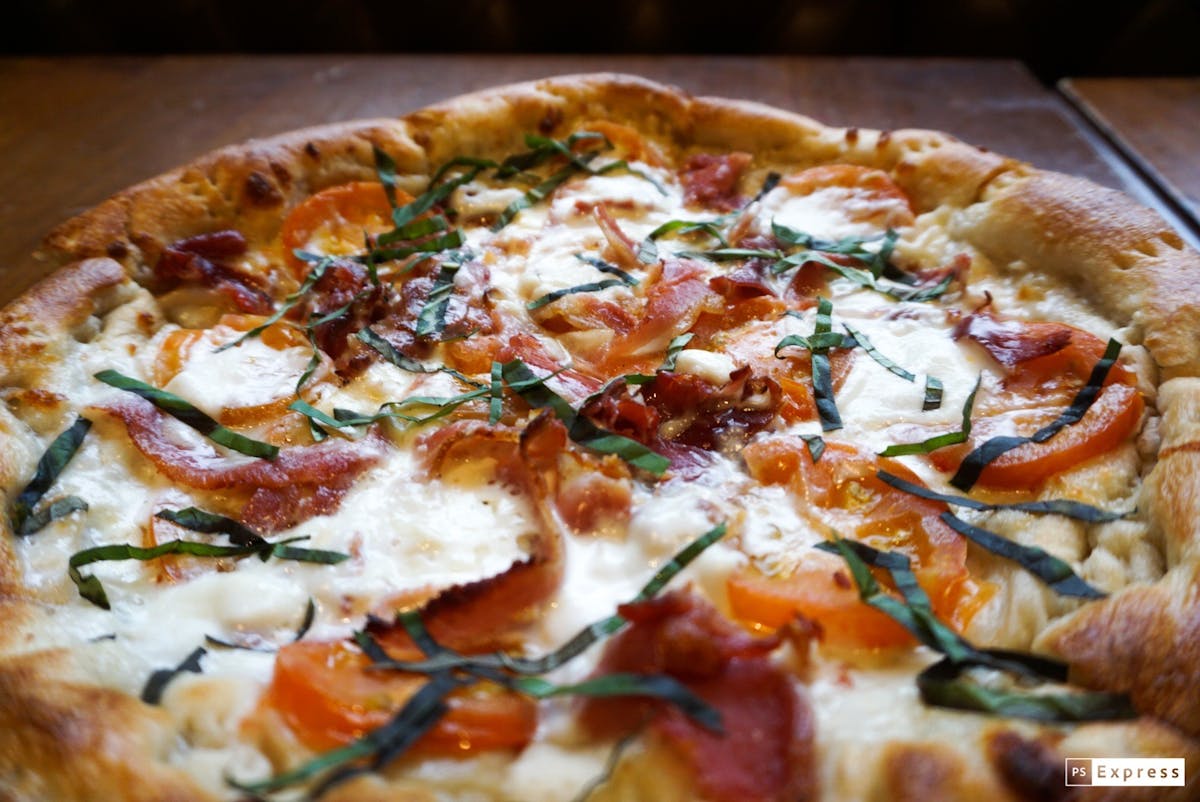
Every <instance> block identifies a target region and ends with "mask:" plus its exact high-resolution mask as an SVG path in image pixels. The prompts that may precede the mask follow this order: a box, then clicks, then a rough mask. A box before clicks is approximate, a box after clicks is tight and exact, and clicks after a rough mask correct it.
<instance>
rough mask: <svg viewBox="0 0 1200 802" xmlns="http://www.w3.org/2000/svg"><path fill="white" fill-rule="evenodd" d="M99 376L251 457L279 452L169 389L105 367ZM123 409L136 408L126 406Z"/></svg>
mask: <svg viewBox="0 0 1200 802" xmlns="http://www.w3.org/2000/svg"><path fill="white" fill-rule="evenodd" d="M96 378H97V379H99V380H100V381H102V382H104V383H105V384H107V385H110V386H112V387H116V388H117V389H118V390H126V391H128V392H130V393H133V394H134V395H136V396H138V397H140V398H143V399H145V400H146V401H148V402H150V403H151V404H153V405H154V406H155V407H157V408H158V409H160V410H162V411H163V412H165V413H167V414H168V415H170V416H171V417H173V418H175V419H176V420H178V421H181V422H182V423H185V424H187V425H188V426H190V427H192V428H193V429H195V430H196V431H198V432H200V433H201V434H203V435H205V436H206V437H208V438H209V439H210V440H212V441H213V442H214V443H217V444H218V445H223V446H225V447H226V448H230V449H232V450H234V451H237V452H239V453H242V454H245V455H246V456H248V457H260V458H263V459H267V460H273V459H275V457H276V456H278V454H279V447H278V446H273V445H271V444H270V443H263V442H261V441H259V440H254V439H253V438H250V437H246V436H245V435H241V434H238V433H237V432H235V431H232V430H231V429H226V428H225V427H224V426H222V425H221V424H219V423H217V422H216V421H215V420H213V419H212V418H210V417H209V416H208V415H206V414H204V413H203V412H201V411H200V410H198V409H196V407H195V406H194V405H193V404H192V403H190V402H188V401H185V400H184V399H182V398H180V397H179V396H177V395H175V394H174V393H168V392H167V391H166V390H160V389H158V388H157V387H153V386H151V385H149V384H146V383H145V382H142V381H138V380H137V379H134V378H130V377H129V376H124V375H122V374H120V373H118V372H117V371H115V370H102V371H100V372H99V373H97V374H96ZM118 406H121V405H118ZM137 406H141V405H137ZM122 408H132V407H129V406H128V405H126V406H125V407H122ZM143 409H144V407H143ZM128 423H129V421H126V425H128ZM147 456H149V455H147Z"/></svg>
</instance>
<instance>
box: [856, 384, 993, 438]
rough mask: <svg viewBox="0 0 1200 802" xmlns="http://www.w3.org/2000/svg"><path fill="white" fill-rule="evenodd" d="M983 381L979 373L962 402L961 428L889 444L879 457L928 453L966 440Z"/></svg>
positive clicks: (969, 434)
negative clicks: (917, 441)
mask: <svg viewBox="0 0 1200 802" xmlns="http://www.w3.org/2000/svg"><path fill="white" fill-rule="evenodd" d="M982 381H983V376H982V375H980V377H979V378H978V379H976V381H975V386H974V387H973V388H972V389H971V392H970V394H969V395H967V400H966V401H965V402H963V411H962V428H960V429H959V430H958V431H957V432H946V433H945V434H939V435H936V436H934V437H930V438H928V439H926V440H922V441H921V442H919V443H899V444H895V445H890V446H888V447H887V448H885V449H884V450H883V451H881V452H879V456H881V457H903V456H906V455H908V454H928V453H930V452H931V451H936V450H937V449H939V448H945V447H946V446H953V445H958V444H959V443H965V442H967V438H969V437H970V436H971V412H972V410H973V409H974V407H975V395H976V394H977V393H978V392H979V385H980V384H981V383H982Z"/></svg>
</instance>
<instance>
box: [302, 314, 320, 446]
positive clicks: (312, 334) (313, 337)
mask: <svg viewBox="0 0 1200 802" xmlns="http://www.w3.org/2000/svg"><path fill="white" fill-rule="evenodd" d="M304 336H305V337H307V338H308V347H309V348H310V349H311V350H312V355H311V356H310V357H309V358H308V364H306V365H305V366H304V371H303V372H302V373H301V374H300V378H298V379H296V395H297V397H299V395H300V391H301V390H302V389H304V385H306V384H308V380H309V379H311V378H312V377H313V374H314V373H316V372H317V367H318V366H319V365H320V364H321V348H320V346H318V345H317V334H316V331H315V330H314V329H313V328H312V327H311V326H305V328H304ZM310 429H312V427H310ZM312 432H313V438H314V439H315V440H318V441H320V440H324V439H325V438H324V436H323V435H324V432H322V433H321V434H322V436H321V437H317V434H316V429H312Z"/></svg>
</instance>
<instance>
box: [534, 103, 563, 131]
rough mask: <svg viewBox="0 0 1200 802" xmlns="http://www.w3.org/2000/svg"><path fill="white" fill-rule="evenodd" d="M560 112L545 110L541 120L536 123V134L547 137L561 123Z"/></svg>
mask: <svg viewBox="0 0 1200 802" xmlns="http://www.w3.org/2000/svg"><path fill="white" fill-rule="evenodd" d="M562 118H563V115H562V111H561V110H559V109H547V110H546V113H545V114H544V115H542V119H541V120H539V121H538V126H537V127H538V133H539V134H541V135H542V136H549V135H550V132H552V131H553V130H554V129H555V128H557V127H558V125H559V123H561V122H562Z"/></svg>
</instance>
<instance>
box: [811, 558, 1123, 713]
mask: <svg viewBox="0 0 1200 802" xmlns="http://www.w3.org/2000/svg"><path fill="white" fill-rule="evenodd" d="M817 548H819V549H821V550H823V551H828V552H831V553H833V554H840V555H841V556H842V558H843V559H844V560H845V561H846V565H847V567H848V568H849V569H850V574H851V576H852V577H853V579H854V582H855V584H856V585H857V586H858V590H859V596H860V598H861V599H862V600H863V601H864V602H866V603H867V604H869V605H871V606H872V607H874V608H876V609H877V610H879V611H881V612H883V613H885V614H886V615H888V616H889V617H890V618H892V619H893V620H894V621H896V622H897V623H899V624H900V625H901V626H903V627H904V628H905V629H907V630H908V631H909V632H911V633H912V634H913V636H914V637H916V638H917V640H919V641H920V642H921V643H923V644H925V645H926V646H928V647H930V648H931V649H934V650H935V651H937V652H940V653H941V654H943V655H945V658H944V659H943V660H941V661H939V662H937V663H934V664H933V665H931V666H930V667H928V668H926V669H925V670H924V671H922V672H921V673H920V674H919V675H918V676H917V688H918V690H919V691H920V693H921V698H922V700H923V701H924V702H925V703H926V704H931V705H936V706H940V707H952V708H957V709H962V710H972V711H976V712H981V713H992V714H996V715H1004V716H1014V717H1020V718H1031V719H1037V720H1040V721H1060V722H1071V721H1094V720H1102V719H1104V720H1107V719H1125V718H1132V717H1134V716H1136V715H1137V714H1136V712H1135V711H1134V710H1133V707H1132V705H1131V704H1130V702H1129V698H1128V696H1127V695H1125V694H1110V693H1093V692H1069V693H1043V692H1039V691H1038V690H1037V689H1035V688H1030V689H1025V688H1021V687H1018V686H1017V685H1014V686H1013V687H1012V688H1011V689H1010V688H995V687H991V686H988V685H981V684H980V683H979V682H977V681H976V680H975V679H974V678H973V677H971V676H970V675H969V674H968V673H967V672H968V670H969V669H972V668H989V669H993V670H996V671H1000V672H1003V673H1004V674H1007V675H1009V676H1011V677H1014V678H1016V679H1017V680H1019V681H1020V682H1021V683H1025V684H1026V685H1028V684H1030V683H1044V682H1053V683H1063V682H1066V680H1067V666H1066V664H1064V663H1061V662H1058V661H1056V660H1051V659H1048V658H1045V657H1039V656H1037V655H1030V654H1023V653H1021V652H1015V651H1009V650H1006V649H978V648H976V647H974V646H972V645H971V644H970V643H968V642H967V641H966V640H965V639H963V638H962V636H960V635H959V634H958V633H956V632H954V630H952V629H950V628H949V627H948V626H946V625H945V624H943V623H942V622H941V621H939V620H938V619H937V617H936V616H935V615H934V613H933V608H932V606H931V604H930V601H929V597H928V595H926V593H925V591H924V590H923V589H922V588H921V586H920V585H919V584H918V583H917V580H916V575H915V574H913V572H912V569H911V567H910V564H909V560H908V557H906V556H904V555H903V554H900V553H899V552H894V551H892V552H888V551H879V550H877V549H873V548H871V547H870V546H867V545H866V544H864V543H857V542H855V541H850V540H840V539H839V540H835V541H831V542H826V543H821V544H818V546H817ZM869 565H870V566H875V567H878V568H882V569H884V570H886V571H887V572H888V573H889V575H890V576H891V578H892V581H893V582H894V583H895V585H896V589H897V590H898V591H899V592H900V596H901V598H900V599H897V598H895V597H893V596H891V595H888V594H887V593H886V592H884V591H883V590H882V589H881V587H880V586H879V584H878V583H877V582H876V581H875V578H874V577H873V576H872V575H871V571H870V569H869V568H868V566H869Z"/></svg>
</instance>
